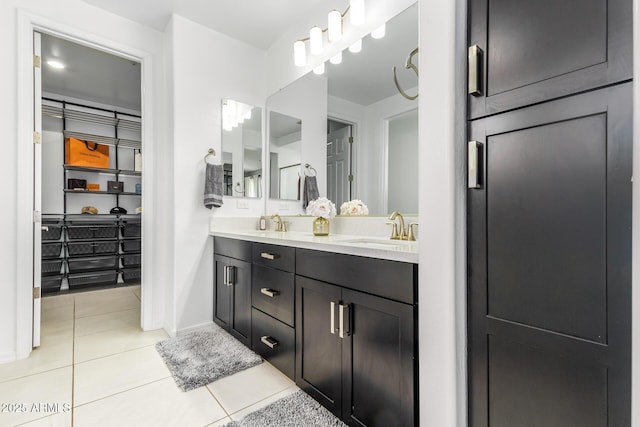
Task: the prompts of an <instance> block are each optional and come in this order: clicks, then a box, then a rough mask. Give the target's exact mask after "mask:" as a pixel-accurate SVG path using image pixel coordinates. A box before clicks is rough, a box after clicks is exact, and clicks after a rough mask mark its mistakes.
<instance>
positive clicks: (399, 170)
mask: <svg viewBox="0 0 640 427" xmlns="http://www.w3.org/2000/svg"><path fill="white" fill-rule="evenodd" d="M393 211H398V212H418V109H417V108H416V109H415V110H412V111H409V112H408V113H404V114H401V115H399V116H396V117H394V118H392V119H390V120H389V132H388V139H387V212H393Z"/></svg>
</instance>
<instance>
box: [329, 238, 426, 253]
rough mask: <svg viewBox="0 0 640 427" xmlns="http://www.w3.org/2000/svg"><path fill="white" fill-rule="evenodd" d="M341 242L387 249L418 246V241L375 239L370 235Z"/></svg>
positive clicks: (404, 248)
mask: <svg viewBox="0 0 640 427" xmlns="http://www.w3.org/2000/svg"><path fill="white" fill-rule="evenodd" d="M340 243H345V244H349V245H351V246H359V247H363V248H372V249H374V248H375V249H387V250H399V249H403V250H406V249H412V248H414V247H415V248H417V246H418V242H416V241H407V240H391V239H375V238H370V237H363V238H358V239H348V240H342V241H341V242H340Z"/></svg>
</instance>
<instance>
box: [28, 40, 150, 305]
mask: <svg viewBox="0 0 640 427" xmlns="http://www.w3.org/2000/svg"><path fill="white" fill-rule="evenodd" d="M41 52H42V59H41V68H42V106H41V114H42V138H41V146H42V151H41V159H42V160H41V168H40V173H41V186H42V187H41V189H42V191H41V202H42V233H41V238H42V241H41V246H40V247H41V258H42V260H41V284H42V292H43V295H44V296H45V297H46V296H47V295H55V294H59V293H65V292H74V291H76V290H87V289H101V288H105V287H115V286H126V285H139V284H140V282H141V266H142V240H141V238H142V236H141V220H142V215H143V214H142V191H143V188H142V173H143V171H142V142H141V128H142V117H141V108H140V103H141V90H140V64H139V63H137V62H134V61H131V60H128V59H126V58H121V57H118V56H115V55H111V54H109V53H106V52H103V51H100V50H97V49H93V48H90V47H87V46H83V45H80V44H77V43H73V42H71V41H68V40H64V39H62V38H57V37H54V36H51V35H46V34H42V35H41Z"/></svg>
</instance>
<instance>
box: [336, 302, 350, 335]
mask: <svg viewBox="0 0 640 427" xmlns="http://www.w3.org/2000/svg"><path fill="white" fill-rule="evenodd" d="M338 307H339V314H340V324H339V328H340V333H339V335H340V338H344V337H348V336H349V335H351V328H350V327H349V324H350V323H351V322H350V316H349V304H340V305H339V306H338ZM345 312H346V313H345ZM345 323H346V325H347V328H348V329H347V330H345Z"/></svg>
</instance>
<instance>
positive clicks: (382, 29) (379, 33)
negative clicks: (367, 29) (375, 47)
mask: <svg viewBox="0 0 640 427" xmlns="http://www.w3.org/2000/svg"><path fill="white" fill-rule="evenodd" d="M386 33H387V26H386V25H385V24H382V25H380V26H379V27H378V28H376V29H375V30H373V31H371V37H373V38H374V39H381V38H383V37H384V35H385V34H386Z"/></svg>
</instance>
